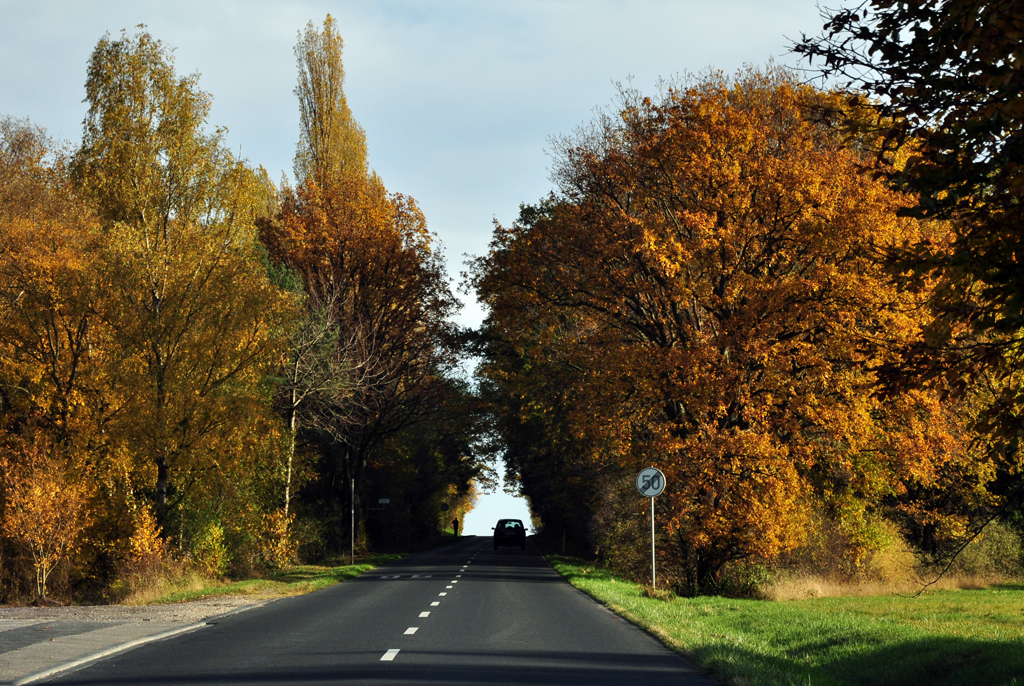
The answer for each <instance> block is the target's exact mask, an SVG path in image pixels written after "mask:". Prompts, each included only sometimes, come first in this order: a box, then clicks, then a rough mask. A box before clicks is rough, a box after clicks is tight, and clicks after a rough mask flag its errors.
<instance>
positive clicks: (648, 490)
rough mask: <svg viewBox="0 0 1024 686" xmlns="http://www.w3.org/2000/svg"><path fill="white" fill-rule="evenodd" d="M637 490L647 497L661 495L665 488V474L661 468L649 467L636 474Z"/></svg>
mask: <svg viewBox="0 0 1024 686" xmlns="http://www.w3.org/2000/svg"><path fill="white" fill-rule="evenodd" d="M636 490H638V491H640V495H642V496H644V497H645V498H654V497H656V496H659V495H661V494H662V492H664V490H665V475H664V474H662V473H661V470H660V469H657V468H655V467H648V468H647V469H645V470H643V471H641V472H640V473H639V474H637V475H636Z"/></svg>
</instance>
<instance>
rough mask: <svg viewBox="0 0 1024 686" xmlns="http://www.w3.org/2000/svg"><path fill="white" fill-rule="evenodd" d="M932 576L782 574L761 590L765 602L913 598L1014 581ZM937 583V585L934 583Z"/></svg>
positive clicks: (982, 577)
mask: <svg viewBox="0 0 1024 686" xmlns="http://www.w3.org/2000/svg"><path fill="white" fill-rule="evenodd" d="M937 575H938V573H937V572H936V574H935V576H932V577H922V576H917V575H915V576H913V577H905V578H897V579H893V578H889V579H884V580H883V579H858V580H852V581H837V580H834V579H826V578H824V577H820V576H815V575H813V574H783V575H779V576H778V577H777V578H774V579H772V581H770V582H769V583H768V584H766V585H765V586H763V587H762V588H761V589H760V590H761V593H762V594H763V596H764V598H765V599H766V600H803V599H806V598H838V597H842V596H855V597H865V596H884V595H894V594H895V595H914V594H916V593H918V592H919V591H921V590H922V589H927V590H929V591H963V590H971V591H974V590H980V589H985V588H991V587H993V586H998V585H1002V584H1006V583H1009V582H1012V581H1014V579H1009V578H1006V577H1002V576H978V575H959V574H958V575H952V576H950V575H947V576H943V577H942V578H940V579H938V581H935V578H936V576H937ZM932 582H934V583H932Z"/></svg>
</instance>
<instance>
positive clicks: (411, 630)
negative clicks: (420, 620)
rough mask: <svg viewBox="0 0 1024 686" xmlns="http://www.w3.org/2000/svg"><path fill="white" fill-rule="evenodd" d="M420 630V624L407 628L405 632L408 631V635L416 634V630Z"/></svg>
mask: <svg viewBox="0 0 1024 686" xmlns="http://www.w3.org/2000/svg"><path fill="white" fill-rule="evenodd" d="M418 630H419V627H418V626H411V627H409V628H408V629H406V630H405V633H406V635H409V634H414V633H416V632H417V631H418Z"/></svg>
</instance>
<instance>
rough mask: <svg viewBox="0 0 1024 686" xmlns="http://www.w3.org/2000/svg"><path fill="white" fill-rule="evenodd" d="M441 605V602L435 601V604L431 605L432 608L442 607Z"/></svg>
mask: <svg viewBox="0 0 1024 686" xmlns="http://www.w3.org/2000/svg"><path fill="white" fill-rule="evenodd" d="M440 604H441V603H440V602H439V601H437V600H435V601H434V602H432V603H431V604H430V607H437V606H438V605H440Z"/></svg>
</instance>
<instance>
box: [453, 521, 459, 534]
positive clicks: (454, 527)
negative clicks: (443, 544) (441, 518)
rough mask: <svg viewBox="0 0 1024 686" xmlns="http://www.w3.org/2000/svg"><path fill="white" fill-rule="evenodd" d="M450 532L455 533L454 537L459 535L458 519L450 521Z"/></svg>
mask: <svg viewBox="0 0 1024 686" xmlns="http://www.w3.org/2000/svg"><path fill="white" fill-rule="evenodd" d="M452 531H454V532H455V535H456V536H458V535H459V520H458V519H453V520H452Z"/></svg>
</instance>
